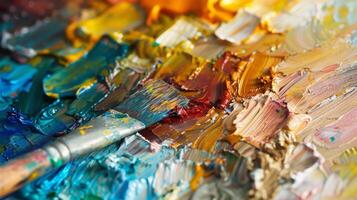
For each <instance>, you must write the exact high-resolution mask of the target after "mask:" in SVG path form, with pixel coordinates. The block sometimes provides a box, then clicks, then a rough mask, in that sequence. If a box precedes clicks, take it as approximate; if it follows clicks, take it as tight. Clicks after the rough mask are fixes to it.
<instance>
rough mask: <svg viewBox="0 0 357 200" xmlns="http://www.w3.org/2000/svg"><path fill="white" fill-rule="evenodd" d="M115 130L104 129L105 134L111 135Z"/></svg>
mask: <svg viewBox="0 0 357 200" xmlns="http://www.w3.org/2000/svg"><path fill="white" fill-rule="evenodd" d="M112 133H113V132H112V131H111V130H109V129H105V130H104V131H103V135H111V134H112Z"/></svg>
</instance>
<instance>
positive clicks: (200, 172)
mask: <svg viewBox="0 0 357 200" xmlns="http://www.w3.org/2000/svg"><path fill="white" fill-rule="evenodd" d="M204 176H205V170H204V168H203V167H202V166H201V165H196V171H195V176H194V177H193V178H192V180H191V182H190V187H191V189H192V190H196V189H197V188H198V186H200V185H201V182H202V178H203V177H204Z"/></svg>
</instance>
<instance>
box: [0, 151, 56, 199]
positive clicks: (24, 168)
mask: <svg viewBox="0 0 357 200" xmlns="http://www.w3.org/2000/svg"><path fill="white" fill-rule="evenodd" d="M50 167H51V162H50V159H49V156H48V154H47V152H46V151H44V150H42V149H39V150H36V151H33V152H31V153H28V154H25V155H24V156H22V157H20V158H18V159H15V160H12V161H9V162H8V163H5V164H4V165H2V166H0V197H5V196H6V195H8V194H10V193H11V192H14V191H16V190H17V189H19V188H20V187H21V186H23V185H24V184H26V183H28V182H30V181H32V180H33V179H35V178H37V177H38V176H40V175H42V174H43V173H45V171H46V169H49V168H50Z"/></svg>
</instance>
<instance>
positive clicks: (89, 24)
mask: <svg viewBox="0 0 357 200" xmlns="http://www.w3.org/2000/svg"><path fill="white" fill-rule="evenodd" d="M143 22H144V13H143V12H142V11H141V10H140V9H139V7H137V6H135V5H134V4H130V3H127V2H122V3H118V4H116V5H115V6H113V7H110V8H109V9H108V10H106V11H105V12H103V13H102V14H101V15H99V16H98V17H95V18H91V19H86V20H82V21H79V22H74V23H72V24H70V25H69V26H68V28H67V31H66V33H67V37H68V38H69V39H71V40H72V41H73V42H75V43H76V40H78V39H79V40H80V38H82V39H83V38H86V37H87V38H89V39H90V40H97V39H99V38H100V37H101V36H102V35H104V34H109V33H115V32H125V31H128V30H130V29H132V28H134V27H136V26H138V25H140V24H141V23H143ZM78 33H79V34H78ZM78 43H80V42H78V41H77V44H78Z"/></svg>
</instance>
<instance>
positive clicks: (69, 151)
mask: <svg viewBox="0 0 357 200" xmlns="http://www.w3.org/2000/svg"><path fill="white" fill-rule="evenodd" d="M144 128H145V125H144V124H143V123H142V122H140V121H139V120H136V119H134V118H131V117H129V116H128V115H127V114H123V113H120V112H118V111H115V110H110V111H108V112H106V113H104V114H103V115H101V116H99V117H97V118H95V119H93V120H91V121H90V122H88V123H86V124H84V125H82V126H80V127H79V128H77V129H76V130H74V131H73V132H71V133H70V134H68V135H65V136H63V137H61V138H58V139H57V140H56V141H54V142H53V143H51V144H49V145H47V146H46V147H45V148H44V149H45V150H46V151H47V152H48V154H49V155H50V157H51V159H52V160H53V163H54V164H55V165H61V164H62V163H65V162H68V161H69V160H73V159H75V158H77V157H79V156H82V155H85V154H88V153H90V152H93V151H95V150H98V149H101V148H103V147H105V146H108V145H110V144H112V143H115V142H117V141H119V140H121V139H122V138H124V137H127V136H129V135H132V134H134V133H136V132H138V131H139V130H142V129H144Z"/></svg>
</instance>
